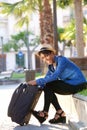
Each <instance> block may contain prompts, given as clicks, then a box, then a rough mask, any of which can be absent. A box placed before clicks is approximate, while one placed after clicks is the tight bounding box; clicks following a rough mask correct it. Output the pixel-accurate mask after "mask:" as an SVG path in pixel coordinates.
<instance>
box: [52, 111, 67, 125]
mask: <svg viewBox="0 0 87 130" xmlns="http://www.w3.org/2000/svg"><path fill="white" fill-rule="evenodd" d="M62 114H63V111H62V112H61V113H58V112H56V114H55V117H56V116H58V118H55V117H54V118H53V119H50V120H49V123H51V124H57V123H66V116H62Z"/></svg>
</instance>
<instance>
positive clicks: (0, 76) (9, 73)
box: [0, 71, 13, 79]
mask: <svg viewBox="0 0 87 130" xmlns="http://www.w3.org/2000/svg"><path fill="white" fill-rule="evenodd" d="M12 74H13V71H3V72H1V73H0V79H9V78H11V77H12Z"/></svg>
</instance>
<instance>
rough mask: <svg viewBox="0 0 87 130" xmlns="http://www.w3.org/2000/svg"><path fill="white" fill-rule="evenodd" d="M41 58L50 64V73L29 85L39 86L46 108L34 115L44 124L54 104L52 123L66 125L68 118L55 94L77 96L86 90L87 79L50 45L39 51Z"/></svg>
mask: <svg viewBox="0 0 87 130" xmlns="http://www.w3.org/2000/svg"><path fill="white" fill-rule="evenodd" d="M38 55H39V57H40V58H41V59H42V60H43V61H44V62H45V63H47V64H48V72H47V74H46V76H45V77H44V78H39V79H36V80H32V81H29V82H28V84H31V85H38V87H40V88H42V89H43V91H44V108H43V110H42V111H33V112H32V113H33V115H34V116H35V117H36V118H37V119H38V121H39V122H40V123H43V122H44V121H45V120H46V119H47V117H48V112H49V106H50V104H51V103H52V105H53V106H54V108H55V110H56V114H55V116H54V118H53V119H50V120H49V122H50V123H65V122H66V116H65V112H64V111H63V110H62V108H61V106H60V105H59V102H58V100H57V97H56V95H55V93H58V94H62V95H69V94H75V93H77V92H79V91H81V90H83V89H85V88H86V79H85V77H84V75H83V73H82V72H81V70H80V69H79V67H78V66H76V65H75V64H74V63H73V62H72V61H70V60H69V59H67V58H66V57H64V56H58V55H55V50H54V49H53V48H52V47H51V46H50V45H43V47H41V49H40V50H39V51H38Z"/></svg>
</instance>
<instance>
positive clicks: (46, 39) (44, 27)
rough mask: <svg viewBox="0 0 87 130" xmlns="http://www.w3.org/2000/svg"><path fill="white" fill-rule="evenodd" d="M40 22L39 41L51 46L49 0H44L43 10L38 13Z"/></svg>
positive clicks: (51, 28) (51, 33) (51, 32)
mask: <svg viewBox="0 0 87 130" xmlns="http://www.w3.org/2000/svg"><path fill="white" fill-rule="evenodd" d="M40 23H41V26H40V27H41V43H42V44H44V43H46V44H51V45H52V46H53V21H52V10H51V6H50V4H49V0H44V3H43V10H42V13H40Z"/></svg>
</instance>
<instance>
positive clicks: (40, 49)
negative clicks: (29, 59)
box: [37, 44, 56, 55]
mask: <svg viewBox="0 0 87 130" xmlns="http://www.w3.org/2000/svg"><path fill="white" fill-rule="evenodd" d="M45 50H48V51H52V52H54V53H56V51H55V49H54V48H53V47H52V46H51V45H50V44H42V45H41V46H40V48H39V51H38V52H37V55H39V53H40V52H42V51H45Z"/></svg>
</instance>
